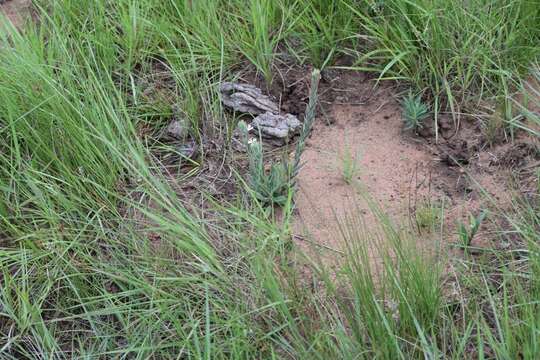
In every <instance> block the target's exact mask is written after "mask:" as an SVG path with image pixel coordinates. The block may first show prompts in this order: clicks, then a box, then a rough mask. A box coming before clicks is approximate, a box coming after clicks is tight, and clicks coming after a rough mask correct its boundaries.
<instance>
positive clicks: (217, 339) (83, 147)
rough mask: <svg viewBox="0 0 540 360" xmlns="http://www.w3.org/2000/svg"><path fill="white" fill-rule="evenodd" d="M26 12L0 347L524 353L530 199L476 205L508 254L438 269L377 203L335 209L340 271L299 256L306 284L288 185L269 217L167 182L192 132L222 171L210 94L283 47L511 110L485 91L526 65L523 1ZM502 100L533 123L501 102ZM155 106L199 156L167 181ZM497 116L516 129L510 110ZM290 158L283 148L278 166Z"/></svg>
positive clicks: (98, 353)
mask: <svg viewBox="0 0 540 360" xmlns="http://www.w3.org/2000/svg"><path fill="white" fill-rule="evenodd" d="M460 4H461V2H460ZM34 5H35V7H36V11H37V15H38V16H39V19H40V21H39V22H38V23H35V24H31V23H29V24H27V25H26V26H25V27H24V30H20V31H19V30H17V29H15V28H13V27H12V26H11V25H10V24H9V23H8V22H6V21H4V19H2V20H0V21H1V22H2V25H1V26H0V139H1V141H0V269H1V274H0V281H1V286H0V357H1V358H5V359H22V358H28V359H38V358H47V359H71V358H80V359H100V358H103V359H108V358H119V359H123V358H137V359H148V358H155V359H169V358H180V359H182V358H187V359H251V358H263V359H266V358H268V359H328V358H336V359H363V358H366V359H372V358H379V359H399V358H402V359H410V358H419V359H420V358H430V359H437V358H440V359H442V358H450V359H461V358H463V357H465V358H466V357H467V356H471V357H477V358H500V359H503V358H515V357H521V358H524V359H534V358H535V356H536V354H537V353H538V352H540V342H539V341H538V339H539V338H540V317H539V315H538V314H539V313H540V311H539V309H538V298H539V296H540V283H539V280H538V279H540V273H539V272H540V249H539V244H540V239H539V237H538V234H539V233H540V232H539V231H538V229H539V226H540V219H539V215H538V214H539V213H538V208H537V206H538V205H537V204H536V203H535V201H536V199H533V200H532V201H530V202H524V201H522V200H521V199H516V200H515V209H513V211H511V212H507V213H506V214H497V216H498V217H499V218H500V217H504V218H506V222H507V223H508V224H509V226H508V227H505V228H503V229H500V231H499V233H498V234H497V236H499V237H500V238H501V240H504V241H506V240H508V239H511V240H512V243H513V244H517V245H516V246H515V247H514V248H513V250H512V251H496V250H492V251H489V252H488V253H487V254H486V255H485V256H484V257H480V258H478V259H477V258H474V257H467V258H465V259H463V260H462V261H456V263H455V264H454V268H455V276H454V277H453V278H452V279H453V280H452V281H451V280H449V279H447V278H446V277H445V276H444V275H446V274H445V271H444V269H443V268H442V266H443V264H442V263H437V262H434V261H433V258H432V257H431V256H426V255H425V254H424V253H423V252H422V251H420V250H419V249H416V248H415V247H414V245H413V244H414V241H413V240H414V236H415V235H414V233H413V232H410V231H408V230H406V229H401V228H399V227H397V226H395V225H392V224H391V223H390V221H389V220H388V219H387V217H386V216H384V211H383V210H380V209H377V208H374V209H373V211H374V212H375V213H376V214H377V218H378V219H379V222H380V229H379V231H378V232H374V233H368V232H367V231H366V227H365V226H364V225H363V224H362V221H361V217H360V216H354V215H355V214H354V213H352V215H351V217H350V218H349V217H347V218H344V219H337V221H338V222H339V224H340V228H341V238H342V240H343V241H344V243H345V244H346V252H345V257H344V261H343V268H342V269H341V271H339V272H338V273H333V272H332V271H331V270H330V269H328V268H327V267H325V266H324V265H323V264H321V263H318V262H317V261H315V260H314V259H313V258H306V259H304V260H302V261H301V264H300V265H302V264H305V265H306V266H308V267H309V269H310V272H309V273H310V275H309V276H306V275H305V274H302V275H301V274H299V273H298V269H299V268H300V266H297V265H298V264H295V263H294V261H293V260H294V259H298V258H301V254H300V251H299V250H298V249H295V247H294V244H292V240H291V236H290V233H291V230H290V227H291V218H292V214H293V210H294V207H293V202H292V198H291V197H292V195H288V197H287V201H284V202H282V205H283V208H282V209H281V215H280V216H276V214H275V212H272V211H268V209H265V208H261V207H259V206H258V205H257V204H254V202H251V201H244V200H245V197H242V196H239V197H238V199H234V200H233V199H231V200H228V201H225V200H223V199H214V198H212V196H211V195H210V193H209V191H206V189H204V186H202V187H203V189H202V190H201V191H200V193H195V194H189V193H186V194H184V193H180V192H179V191H178V184H176V183H175V182H182V181H190V180H196V178H195V176H197V174H199V173H204V169H206V168H209V167H212V166H214V165H215V163H213V162H212V161H215V159H213V158H212V156H210V155H212V154H211V152H212V151H214V153H213V154H214V155H215V153H216V150H215V149H214V150H212V146H213V145H212V144H222V146H223V147H222V148H220V151H217V153H219V154H222V157H221V158H220V159H219V164H218V166H217V167H219V166H223V167H225V166H232V164H233V163H234V162H233V161H232V160H231V157H230V149H229V147H228V145H229V144H228V142H227V139H228V136H227V134H230V132H231V131H230V129H231V125H232V124H234V123H235V119H231V118H230V116H229V115H228V114H227V113H226V112H224V111H223V109H222V108H221V105H220V102H219V95H218V93H217V89H218V84H219V82H220V81H222V80H223V79H230V78H233V77H234V74H236V72H237V70H238V69H240V68H243V67H245V66H246V65H248V66H251V67H252V68H253V69H255V70H256V71H257V72H259V74H260V75H261V76H262V77H263V78H265V79H266V80H267V81H270V80H271V79H272V78H273V77H274V76H273V75H274V73H275V71H276V69H277V65H279V64H281V62H282V61H284V58H286V56H285V55H286V54H285V53H289V54H290V55H292V58H294V59H296V61H299V62H304V63H307V64H310V65H313V66H314V67H319V68H321V67H330V66H332V65H334V64H335V61H336V60H337V59H338V58H340V56H342V55H346V54H347V55H353V56H355V57H356V58H357V59H360V60H361V61H360V60H358V62H357V64H355V67H357V68H366V67H369V68H370V69H372V70H376V71H378V72H379V74H380V76H381V78H387V77H389V78H395V79H401V80H406V81H408V82H410V83H412V84H413V86H416V88H417V90H418V91H423V92H424V93H425V94H426V98H430V99H431V101H433V105H434V109H435V110H437V109H442V108H443V107H444V106H446V105H448V106H449V107H450V108H453V109H454V110H455V111H456V112H457V111H458V110H459V109H462V108H464V107H465V106H469V107H474V105H475V104H477V103H478V102H479V101H481V100H482V101H484V100H486V101H487V100H492V101H495V102H501V101H503V100H504V101H505V103H506V102H507V103H512V102H513V101H514V100H512V99H513V98H510V97H506V96H507V95H508V96H509V95H512V94H513V92H514V91H518V90H519V89H521V87H523V88H526V87H527V84H521V83H520V82H519V81H518V80H519V79H520V77H519V76H520V75H521V74H523V73H524V72H525V70H526V69H529V68H530V67H531V66H534V63H535V60H537V56H538V46H537V44H538V27H537V26H535V24H537V23H538V21H537V20H538V16H539V13H540V9H538V7H535V6H534V4H533V2H531V1H525V0H523V1H509V2H503V1H495V2H488V1H480V0H476V1H472V2H469V3H468V6H467V7H462V6H457V2H456V1H448V2H446V1H442V0H441V1H423V0H418V1H415V2H411V1H406V0H402V1H398V0H391V1H384V2H372V1H353V0H344V1H339V2H338V1H301V0H279V1H255V0H250V1H243V0H226V1H219V0H208V1H188V0H186V1H172V0H165V1H150V0H144V1H131V0H119V1H114V2H110V1H89V2H85V1H78V0H62V1H61V0H53V1H45V0H36V1H34ZM396 14H399V16H396ZM441 14H442V15H441ZM366 41H367V44H366ZM366 46H368V47H369V50H366ZM366 51H367V52H366ZM367 61H369V63H368V62H367ZM162 75H163V77H160V76H162ZM156 79H157V80H156ZM429 94H431V95H429ZM315 105H316V104H315V103H314V102H312V103H311V104H310V106H309V108H308V111H307V114H308V119H312V120H313V119H314V117H313V116H311V115H314V114H315ZM512 106H514V107H515V108H518V109H520V112H521V113H522V115H523V116H525V117H527V118H528V119H529V120H530V121H533V122H538V121H539V119H538V116H537V114H535V113H533V112H531V111H529V110H527V109H528V108H527V107H525V106H522V105H521V103H518V104H513V105H512ZM172 113H177V114H178V116H181V117H182V118H183V120H185V121H186V122H187V123H188V124H189V134H190V136H191V137H192V138H193V139H194V140H195V141H197V143H198V145H199V146H200V148H201V154H200V156H199V158H198V159H197V161H194V162H193V164H192V166H190V167H189V169H186V168H183V167H182V168H180V169H179V170H178V171H179V173H178V174H175V175H177V176H175V177H174V178H172V177H171V175H170V174H168V173H164V172H163V171H162V164H161V163H160V162H159V159H158V158H157V157H156V156H155V153H154V150H155V146H156V144H155V143H156V141H155V139H153V135H155V134H157V133H159V131H160V129H162V128H163V127H164V126H166V124H167V122H168V120H169V118H170V116H171V114H172ZM309 114H311V115H309ZM507 120H508V122H509V123H511V124H512V126H514V127H515V128H524V129H527V130H528V131H529V132H531V133H533V134H535V131H536V130H534V127H530V126H529V124H530V122H525V121H524V119H523V117H520V118H515V119H514V118H510V119H507ZM510 120H512V121H510ZM311 123H312V122H311V121H307V122H306V123H305V126H306V129H307V130H309V128H310V126H311ZM145 129H150V130H149V133H150V135H144V136H143V135H142V134H146V133H145ZM308 133H309V131H304V132H303V134H305V135H303V137H302V138H301V141H300V142H299V143H298V148H297V154H300V153H301V151H302V150H303V146H304V144H305V141H306V137H307V134H308ZM222 164H223V165H222ZM300 165H301V161H300V157H299V155H298V156H297V157H296V158H295V159H294V166H295V173H296V172H297V171H298V169H299V168H300ZM240 195H241V194H240ZM189 196H193V197H191V198H190V197H189ZM246 196H248V195H246ZM199 205H201V206H199ZM278 218H279V219H280V220H279V221H278ZM490 219H491V216H490ZM440 240H441V242H442V240H443V239H440ZM508 241H509V240H508ZM366 242H367V243H373V244H375V245H376V249H378V250H377V254H378V255H379V256H380V258H381V259H382V260H381V264H380V266H379V267H377V268H374V267H372V266H371V265H370V260H369V259H368V257H369V253H368V249H367V248H366V247H362V246H360V245H359V244H362V243H366ZM382 244H387V245H386V246H383V245H382ZM297 261H300V260H297ZM449 289H454V290H455V291H456V292H457V293H458V296H456V297H451V296H448V292H449ZM471 349H474V351H476V353H473V355H471V351H472V350H471ZM474 354H476V355H474Z"/></svg>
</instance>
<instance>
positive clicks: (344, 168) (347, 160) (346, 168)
mask: <svg viewBox="0 0 540 360" xmlns="http://www.w3.org/2000/svg"><path fill="white" fill-rule="evenodd" d="M340 160H341V176H342V178H343V180H344V181H345V182H346V183H347V184H348V185H351V184H352V182H353V181H354V179H355V178H356V176H357V175H358V172H359V170H360V167H359V165H358V154H353V152H352V150H351V148H350V147H349V146H346V147H345V150H344V151H343V153H342V156H341V159H340Z"/></svg>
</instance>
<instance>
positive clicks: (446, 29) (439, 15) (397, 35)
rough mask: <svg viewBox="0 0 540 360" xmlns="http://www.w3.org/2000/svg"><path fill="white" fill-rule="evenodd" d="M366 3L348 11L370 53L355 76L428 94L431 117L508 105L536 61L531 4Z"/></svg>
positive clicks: (457, 0) (454, 0) (536, 14)
mask: <svg viewBox="0 0 540 360" xmlns="http://www.w3.org/2000/svg"><path fill="white" fill-rule="evenodd" d="M370 3H373V2H372V1H360V4H361V5H360V6H358V5H356V4H353V3H352V4H349V9H350V10H351V12H354V13H355V14H357V16H358V17H359V19H360V20H361V21H360V22H359V24H360V26H361V28H362V29H363V31H364V32H365V34H364V35H368V39H369V40H368V41H369V43H371V45H372V51H368V52H367V53H363V54H359V58H358V65H357V66H353V68H356V69H365V70H369V71H376V72H378V73H379V74H380V76H379V79H395V80H406V81H409V82H411V83H412V84H414V86H415V87H416V89H417V90H418V91H428V92H429V98H430V99H431V100H432V101H433V110H434V112H435V114H438V113H439V112H440V111H447V110H451V111H452V112H453V113H454V114H456V116H458V115H457V114H458V113H459V112H460V110H461V109H462V108H463V107H467V106H470V105H475V104H478V101H480V100H488V101H495V103H496V100H498V99H501V98H506V97H507V96H508V95H509V93H510V92H511V89H512V88H515V85H516V84H518V83H519V80H520V77H522V76H523V75H524V74H527V73H528V70H529V67H530V65H531V63H532V62H533V61H535V60H537V59H538V56H539V55H540V47H539V46H538V39H539V36H540V27H538V25H537V24H538V22H539V20H540V7H539V6H538V4H537V3H535V2H534V1H528V0H516V1H511V2H508V1H505V0H495V1H484V0H475V1H471V2H468V3H467V4H465V5H464V4H463V1H461V0H414V1H403V0H385V1H381V2H379V4H380V6H377V7H374V6H369V4H370ZM362 5H364V6H362ZM366 5H368V6H366ZM370 60H371V61H370ZM368 61H370V62H368ZM366 64H367V65H366ZM435 120H436V117H435Z"/></svg>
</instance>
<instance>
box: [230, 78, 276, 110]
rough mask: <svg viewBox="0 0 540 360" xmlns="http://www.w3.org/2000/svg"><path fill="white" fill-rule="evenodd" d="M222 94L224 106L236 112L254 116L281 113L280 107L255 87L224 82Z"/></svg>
mask: <svg viewBox="0 0 540 360" xmlns="http://www.w3.org/2000/svg"><path fill="white" fill-rule="evenodd" d="M220 93H221V101H222V102H223V104H224V105H225V106H227V107H230V108H232V109H233V110H235V111H238V112H243V113H248V114H252V115H260V114H264V113H266V112H269V113H272V114H277V113H279V107H278V105H277V104H276V103H275V102H274V101H272V100H271V99H270V97H268V96H266V95H264V94H263V93H262V91H261V89H259V88H257V87H255V86H253V85H249V84H239V83H231V82H224V83H223V84H221V86H220Z"/></svg>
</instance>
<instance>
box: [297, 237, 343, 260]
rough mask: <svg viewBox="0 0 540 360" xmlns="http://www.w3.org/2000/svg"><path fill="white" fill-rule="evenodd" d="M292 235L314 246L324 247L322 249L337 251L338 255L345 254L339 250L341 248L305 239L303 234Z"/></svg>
mask: <svg viewBox="0 0 540 360" xmlns="http://www.w3.org/2000/svg"><path fill="white" fill-rule="evenodd" d="M292 237H293V238H295V239H298V240H301V241H304V242H307V243H310V244H312V245H315V246H319V247H322V248H324V249H326V250H330V251H333V252H336V253H338V254H340V255H343V256H345V253H344V252H343V251H341V250H337V249H334V248H332V247H330V246H328V245H323V244H319V243H317V242H315V241H312V240H309V239H306V238H305V237H303V236H301V235H293V236H292Z"/></svg>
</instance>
